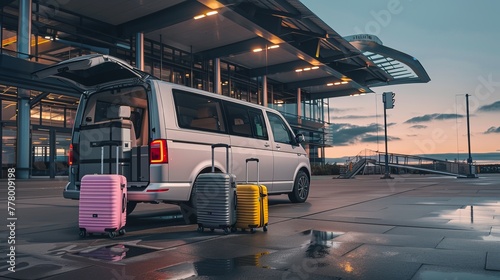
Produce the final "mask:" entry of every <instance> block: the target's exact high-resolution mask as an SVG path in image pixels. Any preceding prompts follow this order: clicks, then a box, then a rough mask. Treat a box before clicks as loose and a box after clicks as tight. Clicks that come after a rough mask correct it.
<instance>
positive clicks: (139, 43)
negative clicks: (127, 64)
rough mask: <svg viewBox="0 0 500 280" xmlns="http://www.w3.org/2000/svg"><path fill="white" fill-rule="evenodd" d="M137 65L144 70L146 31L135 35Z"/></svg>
mask: <svg viewBox="0 0 500 280" xmlns="http://www.w3.org/2000/svg"><path fill="white" fill-rule="evenodd" d="M160 55H162V54H160ZM135 67H137V68H139V69H140V70H142V71H144V33H140V32H139V33H137V34H136V36H135Z"/></svg>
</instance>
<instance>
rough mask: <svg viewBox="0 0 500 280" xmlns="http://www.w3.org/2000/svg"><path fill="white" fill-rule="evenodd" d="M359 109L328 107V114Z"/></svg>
mask: <svg viewBox="0 0 500 280" xmlns="http://www.w3.org/2000/svg"><path fill="white" fill-rule="evenodd" d="M360 109H361V108H333V107H330V108H329V110H330V114H332V115H334V114H339V113H345V112H349V111H357V110H360Z"/></svg>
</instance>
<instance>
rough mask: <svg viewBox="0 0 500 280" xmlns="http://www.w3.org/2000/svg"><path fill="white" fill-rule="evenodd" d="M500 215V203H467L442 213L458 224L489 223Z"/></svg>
mask: <svg viewBox="0 0 500 280" xmlns="http://www.w3.org/2000/svg"><path fill="white" fill-rule="evenodd" d="M496 215H500V205H466V206H463V207H461V208H459V209H456V210H447V211H444V212H443V213H442V214H440V217H441V218H444V219H448V220H449V223H457V224H479V225H481V224H488V225H490V224H491V223H492V222H494V220H495V218H496V217H495V216H496Z"/></svg>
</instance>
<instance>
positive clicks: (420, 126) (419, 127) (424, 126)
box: [410, 124, 428, 129]
mask: <svg viewBox="0 0 500 280" xmlns="http://www.w3.org/2000/svg"><path fill="white" fill-rule="evenodd" d="M427 127H428V126H426V125H421V124H416V125H412V126H410V128H414V129H424V128H427Z"/></svg>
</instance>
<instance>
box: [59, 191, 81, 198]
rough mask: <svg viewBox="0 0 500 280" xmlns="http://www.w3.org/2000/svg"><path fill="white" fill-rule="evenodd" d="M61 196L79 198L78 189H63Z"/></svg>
mask: <svg viewBox="0 0 500 280" xmlns="http://www.w3.org/2000/svg"><path fill="white" fill-rule="evenodd" d="M63 197H64V198H67V199H80V191H79V190H64V192H63Z"/></svg>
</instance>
